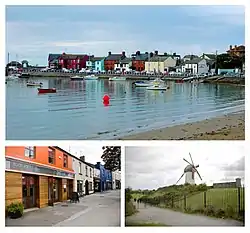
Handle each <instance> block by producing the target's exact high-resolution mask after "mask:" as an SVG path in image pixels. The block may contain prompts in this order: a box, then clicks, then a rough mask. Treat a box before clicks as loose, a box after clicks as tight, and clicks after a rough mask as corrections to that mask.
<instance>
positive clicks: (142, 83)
mask: <svg viewBox="0 0 250 233" xmlns="http://www.w3.org/2000/svg"><path fill="white" fill-rule="evenodd" d="M134 85H135V86H136V87H150V86H152V85H153V84H152V82H144V81H137V82H135V83H134Z"/></svg>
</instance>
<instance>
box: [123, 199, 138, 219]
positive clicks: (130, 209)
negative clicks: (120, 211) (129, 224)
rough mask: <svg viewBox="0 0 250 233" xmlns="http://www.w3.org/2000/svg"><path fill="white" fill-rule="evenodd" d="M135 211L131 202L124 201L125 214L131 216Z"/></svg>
mask: <svg viewBox="0 0 250 233" xmlns="http://www.w3.org/2000/svg"><path fill="white" fill-rule="evenodd" d="M136 212H137V210H136V208H135V206H134V205H133V203H132V202H130V201H129V202H126V203H125V216H126V217H127V216H131V215H133V214H135V213H136Z"/></svg>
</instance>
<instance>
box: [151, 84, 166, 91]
mask: <svg viewBox="0 0 250 233" xmlns="http://www.w3.org/2000/svg"><path fill="white" fill-rule="evenodd" d="M167 89H169V88H168V87H166V86H162V85H153V86H151V87H147V90H152V91H166V90H167Z"/></svg>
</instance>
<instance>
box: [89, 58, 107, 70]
mask: <svg viewBox="0 0 250 233" xmlns="http://www.w3.org/2000/svg"><path fill="white" fill-rule="evenodd" d="M104 59H105V57H94V56H90V57H89V60H88V61H86V67H87V68H88V69H89V70H95V71H104Z"/></svg>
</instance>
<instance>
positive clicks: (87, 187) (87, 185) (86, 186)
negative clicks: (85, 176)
mask: <svg viewBox="0 0 250 233" xmlns="http://www.w3.org/2000/svg"><path fill="white" fill-rule="evenodd" d="M85 195H89V182H88V181H87V180H86V182H85Z"/></svg>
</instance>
